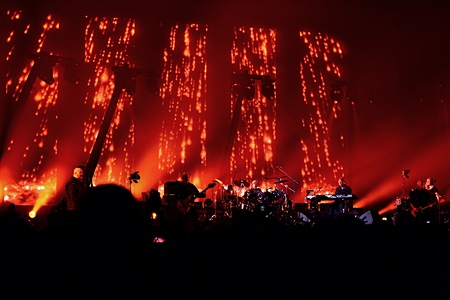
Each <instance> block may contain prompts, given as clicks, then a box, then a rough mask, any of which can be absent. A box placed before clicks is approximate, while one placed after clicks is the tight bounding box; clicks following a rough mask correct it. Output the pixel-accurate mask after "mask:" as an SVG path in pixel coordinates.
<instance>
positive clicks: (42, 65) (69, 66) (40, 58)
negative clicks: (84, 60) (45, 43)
mask: <svg viewBox="0 0 450 300" xmlns="http://www.w3.org/2000/svg"><path fill="white" fill-rule="evenodd" d="M29 57H30V59H32V60H34V62H35V64H34V66H33V68H35V70H36V73H37V77H39V79H41V80H42V81H44V82H45V83H46V84H48V85H52V84H54V83H55V78H54V77H53V68H54V67H55V66H56V64H58V63H59V64H61V65H62V66H63V67H64V79H66V80H67V81H69V82H71V83H73V84H78V83H79V80H78V77H77V76H76V70H75V68H76V66H78V64H77V63H75V62H74V60H73V59H71V58H68V57H62V56H56V55H51V54H50V53H49V52H47V51H41V52H38V53H30V55H29Z"/></svg>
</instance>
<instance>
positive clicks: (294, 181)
mask: <svg viewBox="0 0 450 300" xmlns="http://www.w3.org/2000/svg"><path fill="white" fill-rule="evenodd" d="M277 169H278V170H280V171H281V172H283V173H284V174H285V175H286V176H287V177H289V178H290V179H291V180H292V182H293V183H294V185H293V187H294V188H293V189H290V190H291V191H293V192H292V195H293V198H294V205H295V203H296V201H295V191H296V190H297V189H296V185H297V184H298V181H297V180H295V179H294V178H293V177H292V176H291V175H289V174H288V173H287V172H286V171H285V170H284V169H283V168H282V167H281V166H277Z"/></svg>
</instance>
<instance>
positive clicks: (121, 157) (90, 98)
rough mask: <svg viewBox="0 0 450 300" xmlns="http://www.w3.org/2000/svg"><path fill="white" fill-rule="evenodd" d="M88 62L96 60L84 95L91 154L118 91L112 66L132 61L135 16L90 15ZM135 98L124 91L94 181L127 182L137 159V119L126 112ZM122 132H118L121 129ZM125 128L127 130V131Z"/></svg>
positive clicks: (87, 144) (86, 141)
mask: <svg viewBox="0 0 450 300" xmlns="http://www.w3.org/2000/svg"><path fill="white" fill-rule="evenodd" d="M86 22H87V24H86V30H85V62H86V63H88V64H93V65H94V68H93V75H92V77H91V78H90V79H89V80H88V83H87V86H88V93H87V94H86V96H85V99H84V105H85V106H86V109H87V111H89V112H90V113H89V115H88V116H87V118H86V120H85V121H84V152H85V153H87V154H89V153H90V152H91V149H92V147H93V145H94V143H95V140H96V137H97V134H98V132H99V129H100V126H101V124H102V120H103V115H104V113H105V111H106V109H107V107H108V104H109V101H110V99H111V96H112V93H113V91H114V87H115V84H114V73H113V71H112V66H118V65H125V64H127V65H128V66H129V67H131V68H133V67H134V66H133V65H132V64H131V62H130V60H131V59H130V53H131V48H133V44H132V38H133V36H134V34H135V26H136V25H135V20H134V19H120V18H105V17H104V18H100V17H94V18H89V17H86ZM132 105H133V98H132V97H131V96H130V95H128V94H127V93H125V92H123V93H122V94H121V97H120V99H119V102H118V104H117V108H116V111H115V115H114V118H113V121H112V124H111V126H110V128H109V131H108V134H107V136H106V139H105V143H104V145H103V149H102V156H101V157H100V160H99V163H98V165H97V168H96V170H95V173H94V178H93V182H94V184H95V183H97V184H98V183H99V182H114V183H117V184H121V185H126V184H127V180H128V175H129V174H131V171H132V167H133V164H134V160H133V158H132V154H131V153H132V150H133V145H134V123H133V120H132V119H130V118H128V115H129V114H127V113H126V112H127V111H129V110H130V109H131V107H132ZM118 132H119V133H120V134H117V133H118ZM124 132H126V133H125V134H124Z"/></svg>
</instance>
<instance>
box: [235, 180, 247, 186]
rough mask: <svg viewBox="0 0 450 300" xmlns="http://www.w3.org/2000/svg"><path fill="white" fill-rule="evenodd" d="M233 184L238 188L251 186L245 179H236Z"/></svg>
mask: <svg viewBox="0 0 450 300" xmlns="http://www.w3.org/2000/svg"><path fill="white" fill-rule="evenodd" d="M233 183H234V184H235V185H237V186H245V187H249V186H250V183H248V181H246V180H244V179H236V180H235V181H233Z"/></svg>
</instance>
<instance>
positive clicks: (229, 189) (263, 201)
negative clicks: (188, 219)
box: [210, 176, 292, 220]
mask: <svg viewBox="0 0 450 300" xmlns="http://www.w3.org/2000/svg"><path fill="white" fill-rule="evenodd" d="M285 177H287V176H282V177H272V178H264V181H263V183H262V185H261V186H260V185H259V184H258V183H259V182H258V180H253V181H252V182H251V183H249V182H248V181H247V180H245V179H237V180H233V181H232V184H224V183H223V182H221V181H220V180H218V179H215V181H216V182H218V183H219V184H220V185H219V189H218V190H216V191H215V192H214V196H215V201H214V202H215V205H214V208H215V213H214V215H213V216H212V217H211V218H210V220H217V219H218V217H219V216H224V217H225V218H232V216H233V213H235V212H236V211H245V212H248V213H251V214H257V215H259V216H262V217H275V218H277V217H278V216H279V215H280V212H281V213H283V212H285V211H286V210H287V209H288V206H287V205H286V204H287V203H288V202H290V203H292V202H291V201H290V200H289V197H288V195H287V192H284V191H283V190H282V189H280V188H279V185H280V184H283V186H284V188H285V189H286V188H287V186H285V185H284V183H285V182H288V181H289V180H287V179H283V178H285ZM270 180H276V181H274V182H269V181H270ZM291 206H292V205H291Z"/></svg>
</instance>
